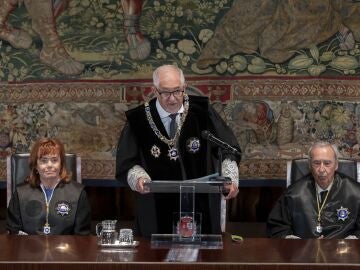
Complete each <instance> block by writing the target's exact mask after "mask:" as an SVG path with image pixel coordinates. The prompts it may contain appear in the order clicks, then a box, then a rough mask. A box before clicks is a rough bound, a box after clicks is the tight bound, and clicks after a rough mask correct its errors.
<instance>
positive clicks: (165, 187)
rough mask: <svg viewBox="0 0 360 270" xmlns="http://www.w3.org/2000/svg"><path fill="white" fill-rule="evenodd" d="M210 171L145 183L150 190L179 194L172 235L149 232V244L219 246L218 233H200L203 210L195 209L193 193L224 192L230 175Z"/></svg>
mask: <svg viewBox="0 0 360 270" xmlns="http://www.w3.org/2000/svg"><path fill="white" fill-rule="evenodd" d="M218 176H219V175H218V174H217V173H216V174H212V175H208V176H205V177H201V178H197V179H191V180H182V181H175V180H174V181H173V180H168V181H163V180H159V181H157V180H153V181H151V182H149V183H146V184H145V185H146V186H147V187H148V188H149V190H150V192H152V193H179V200H180V204H179V205H180V207H179V211H178V212H175V213H173V217H169V218H172V219H173V230H172V231H173V233H172V234H152V235H151V245H152V247H154V248H156V247H164V246H172V245H174V244H175V245H194V246H197V247H200V248H207V249H218V248H222V236H221V235H220V234H211V235H210V234H206V235H205V234H201V225H202V224H201V220H202V213H196V212H195V204H196V201H195V193H224V192H226V190H225V188H224V185H225V184H229V183H230V184H231V179H230V178H224V177H221V178H219V177H218Z"/></svg>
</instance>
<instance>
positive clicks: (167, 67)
mask: <svg viewBox="0 0 360 270" xmlns="http://www.w3.org/2000/svg"><path fill="white" fill-rule="evenodd" d="M170 70H172V71H177V72H178V73H179V76H180V84H181V86H183V85H184V84H185V77H184V73H183V71H182V70H181V69H180V68H178V67H177V66H174V65H162V66H160V67H158V68H156V69H155V70H154V72H153V84H154V86H155V87H156V88H159V87H160V78H159V74H160V72H165V73H166V72H168V71H170Z"/></svg>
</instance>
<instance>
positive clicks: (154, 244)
mask: <svg viewBox="0 0 360 270" xmlns="http://www.w3.org/2000/svg"><path fill="white" fill-rule="evenodd" d="M173 247H188V248H198V249H223V241H222V236H221V234H200V235H196V236H194V237H180V236H179V235H178V234H152V235H151V248H173Z"/></svg>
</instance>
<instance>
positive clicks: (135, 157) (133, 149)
mask: <svg viewBox="0 0 360 270" xmlns="http://www.w3.org/2000/svg"><path fill="white" fill-rule="evenodd" d="M139 164H141V162H140V154H139V148H138V145H137V142H136V137H135V135H134V134H133V132H132V130H131V128H130V125H129V123H128V122H126V124H125V126H124V128H123V130H122V133H121V136H120V139H119V142H118V146H117V151H116V173H115V174H116V175H115V177H116V179H117V180H119V181H121V182H122V183H123V184H125V185H128V183H127V172H128V170H129V169H131V168H132V167H133V166H135V165H139Z"/></svg>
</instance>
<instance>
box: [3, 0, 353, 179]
mask: <svg viewBox="0 0 360 270" xmlns="http://www.w3.org/2000/svg"><path fill="white" fill-rule="evenodd" d="M0 6H1V10H0V160H1V162H0V179H5V177H6V175H5V172H6V170H5V159H6V156H7V155H9V154H11V153H14V152H28V151H29V149H30V148H31V146H32V144H33V142H34V141H35V140H36V139H37V138H39V137H42V136H54V137H58V138H59V139H60V140H61V141H63V142H64V144H65V146H66V150H67V152H75V153H77V154H78V155H80V156H81V157H82V174H83V178H88V179H104V180H105V179H114V164H115V160H114V158H115V152H116V145H117V140H118V137H119V135H120V132H121V129H122V127H123V125H124V121H125V118H124V112H125V111H126V110H127V109H129V108H132V107H134V106H137V105H139V104H140V103H141V102H143V101H144V100H145V99H147V98H148V97H149V96H151V85H152V84H151V76H152V71H153V70H154V69H155V68H156V67H157V66H159V65H161V64H165V63H168V64H176V65H178V66H179V67H180V68H182V69H183V70H184V73H185V76H186V79H187V81H188V84H189V89H188V92H189V93H191V94H198V95H206V96H209V98H210V99H211V101H212V103H213V106H214V107H215V108H216V109H217V110H218V112H219V113H220V114H221V115H222V117H223V118H224V119H225V120H226V121H227V123H228V124H229V125H230V126H231V127H232V129H233V130H234V132H235V134H236V136H237V139H238V142H239V144H240V145H241V148H242V151H243V156H242V162H241V163H240V178H251V179H259V178H265V179H279V178H281V179H283V178H285V176H286V161H287V160H289V159H293V158H297V157H304V156H306V154H307V149H308V147H309V146H310V145H311V143H312V142H314V141H316V140H327V141H330V142H332V143H335V144H337V145H338V146H339V148H340V151H341V154H342V155H343V156H344V157H348V158H355V159H358V158H359V141H358V139H359V140H360V129H359V124H360V107H359V103H358V102H359V100H360V97H359V95H360V91H359V90H360V89H359V88H360V86H359V85H360V84H359V74H360V68H359V57H360V48H359V44H360V19H359V18H360V3H358V1H330V0H328V1H323V0H321V1H319V0H317V1H315V0H307V1H295V2H294V3H293V2H289V1H266V0H255V1H245V0H234V1H227V0H215V1H210V0H158V1H141V0H122V1H120V0H117V1H115V0H96V1H95V0H81V1H80V0H72V1H67V0H53V1H51V0H37V1H34V0H33V1H31V0H18V1H15V0H11V1H10V0H0Z"/></svg>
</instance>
